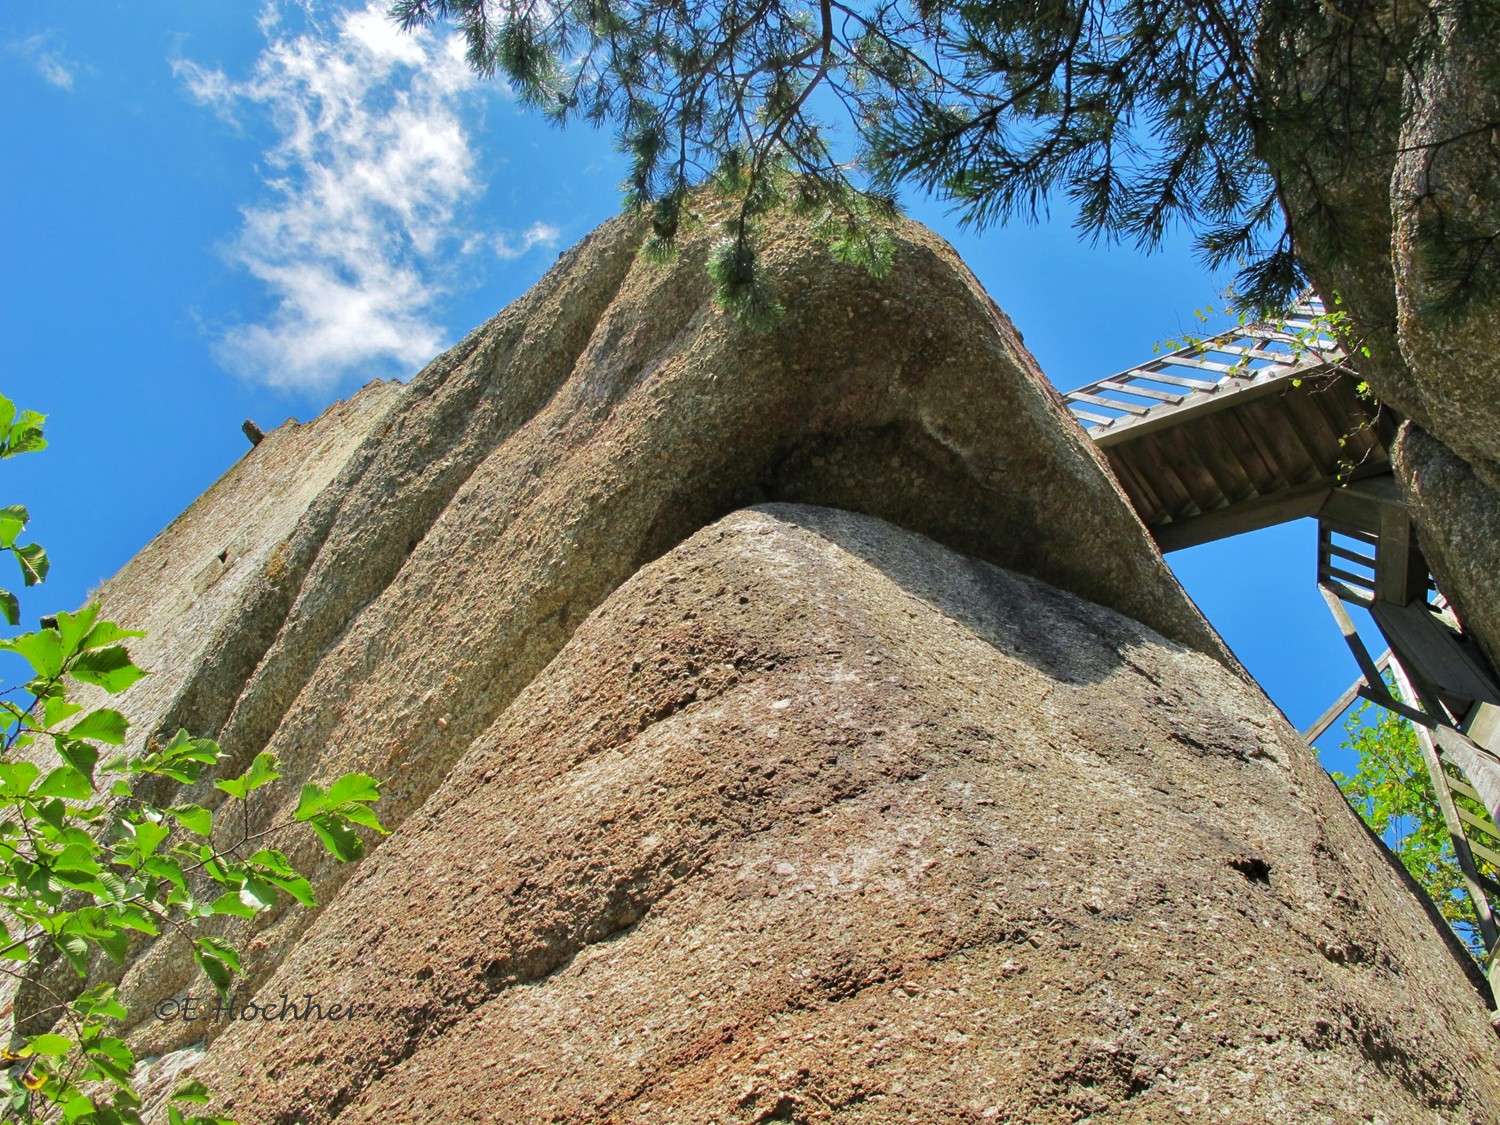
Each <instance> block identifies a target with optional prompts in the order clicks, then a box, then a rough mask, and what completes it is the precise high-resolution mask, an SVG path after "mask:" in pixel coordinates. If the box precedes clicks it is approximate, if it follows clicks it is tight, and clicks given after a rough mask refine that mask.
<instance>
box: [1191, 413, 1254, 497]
mask: <svg viewBox="0 0 1500 1125" xmlns="http://www.w3.org/2000/svg"><path fill="white" fill-rule="evenodd" d="M1197 429H1198V433H1199V435H1200V436H1199V437H1198V438H1197V439H1195V440H1196V443H1197V446H1198V451H1199V452H1200V453H1202V452H1203V451H1204V446H1205V445H1206V446H1208V447H1209V448H1210V449H1211V450H1212V452H1213V457H1214V464H1215V466H1216V473H1217V475H1218V476H1219V478H1220V483H1221V486H1222V487H1223V489H1224V494H1225V495H1226V496H1228V497H1229V499H1230V501H1231V502H1232V503H1235V504H1241V503H1244V502H1245V501H1247V500H1253V499H1255V498H1256V497H1257V496H1259V495H1260V488H1259V487H1257V485H1256V483H1255V480H1254V479H1253V478H1252V477H1251V476H1250V467H1249V466H1248V465H1246V464H1245V463H1244V461H1243V460H1242V459H1241V457H1240V449H1241V446H1240V444H1239V442H1237V441H1236V440H1234V437H1233V436H1232V433H1231V431H1230V429H1229V427H1228V426H1227V425H1226V424H1225V422H1224V417H1223V413H1220V414H1210V415H1208V416H1207V417H1206V418H1204V419H1203V423H1202V425H1200V426H1199V427H1197ZM1254 459H1255V460H1256V461H1259V458H1258V457H1257V458H1254Z"/></svg>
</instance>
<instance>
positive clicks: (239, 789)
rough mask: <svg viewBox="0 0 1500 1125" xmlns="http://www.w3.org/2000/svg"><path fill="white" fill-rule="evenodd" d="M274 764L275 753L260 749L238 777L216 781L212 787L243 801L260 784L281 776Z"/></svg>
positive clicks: (265, 783)
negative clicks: (248, 766)
mask: <svg viewBox="0 0 1500 1125" xmlns="http://www.w3.org/2000/svg"><path fill="white" fill-rule="evenodd" d="M276 765H277V762H276V755H275V754H272V753H270V752H269V751H266V750H262V751H261V752H260V753H259V754H257V755H255V760H254V761H253V762H251V763H250V768H249V769H247V770H246V771H245V772H244V773H242V774H241V775H240V776H239V777H237V778H232V779H227V780H224V781H216V782H214V788H216V789H221V790H223V791H224V792H225V793H228V794H229V795H230V796H231V797H235V798H238V799H239V800H242V801H243V800H244V799H245V798H246V797H247V796H249V795H250V794H251V793H252V792H254V791H255V790H256V789H259V788H260V787H261V786H262V785H267V784H269V783H270V782H272V781H275V780H276V779H277V778H278V777H280V776H281V774H280V772H279V771H278V770H277V769H276Z"/></svg>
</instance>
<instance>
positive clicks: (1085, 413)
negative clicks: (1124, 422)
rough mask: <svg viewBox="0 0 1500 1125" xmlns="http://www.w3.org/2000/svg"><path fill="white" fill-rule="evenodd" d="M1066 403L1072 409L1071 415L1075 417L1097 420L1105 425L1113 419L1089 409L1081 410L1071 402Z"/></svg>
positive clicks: (1090, 420) (1091, 420)
mask: <svg viewBox="0 0 1500 1125" xmlns="http://www.w3.org/2000/svg"><path fill="white" fill-rule="evenodd" d="M1068 405H1069V407H1070V408H1071V409H1072V410H1073V417H1075V418H1082V419H1084V420H1085V421H1089V422H1099V423H1101V424H1103V425H1105V426H1107V425H1109V424H1110V423H1111V422H1113V421H1115V419H1114V418H1110V417H1106V416H1105V415H1103V414H1095V413H1094V412H1093V411H1091V410H1082V409H1079V408H1076V407H1073V405H1072V403H1069V404H1068Z"/></svg>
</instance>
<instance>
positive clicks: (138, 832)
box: [125, 820, 172, 856]
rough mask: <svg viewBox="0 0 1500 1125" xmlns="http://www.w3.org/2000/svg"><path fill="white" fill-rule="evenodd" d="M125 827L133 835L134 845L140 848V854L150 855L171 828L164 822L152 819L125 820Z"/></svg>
mask: <svg viewBox="0 0 1500 1125" xmlns="http://www.w3.org/2000/svg"><path fill="white" fill-rule="evenodd" d="M125 827H126V830H127V831H129V832H131V833H132V834H133V835H134V836H135V843H136V847H137V848H139V849H140V853H141V855H142V856H149V855H151V853H152V852H154V851H156V849H157V848H159V847H161V844H162V841H163V840H165V839H166V838H167V837H168V836H170V835H171V834H172V830H171V829H170V828H168V827H167V826H166V825H165V824H160V823H158V822H157V821H154V820H136V821H127V822H126V825H125Z"/></svg>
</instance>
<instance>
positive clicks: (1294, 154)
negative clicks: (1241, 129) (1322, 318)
mask: <svg viewBox="0 0 1500 1125" xmlns="http://www.w3.org/2000/svg"><path fill="white" fill-rule="evenodd" d="M1265 12H1266V17H1265V19H1266V22H1265V26H1264V28H1263V35H1262V38H1261V42H1262V58H1261V64H1262V65H1261V70H1262V72H1263V76H1264V78H1265V80H1266V87H1267V90H1268V91H1269V97H1270V103H1269V104H1270V105H1271V106H1272V111H1271V112H1270V113H1268V114H1267V115H1266V117H1265V126H1264V130H1265V135H1264V136H1263V137H1262V138H1261V147H1262V153H1263V155H1264V156H1266V157H1267V159H1268V161H1269V163H1270V165H1271V168H1272V169H1273V170H1274V172H1275V174H1276V177H1277V182H1278V184H1279V185H1280V186H1281V188H1282V198H1283V199H1284V201H1285V202H1286V204H1287V206H1288V209H1289V213H1290V216H1291V220H1292V229H1293V232H1294V234H1295V236H1296V242H1297V251H1298V254H1299V256H1300V258H1301V260H1302V261H1303V262H1304V263H1305V264H1306V265H1307V267H1308V269H1309V272H1310V274H1311V276H1312V278H1313V281H1314V282H1315V284H1316V286H1317V289H1318V291H1319V292H1320V293H1322V294H1323V295H1324V296H1325V297H1332V296H1333V295H1335V294H1337V295H1339V296H1341V297H1342V299H1343V301H1344V305H1343V308H1344V310H1345V311H1346V312H1348V314H1349V316H1350V318H1351V320H1352V322H1353V327H1354V329H1355V330H1356V332H1357V334H1358V337H1359V340H1360V343H1361V344H1362V345H1363V347H1364V348H1366V349H1367V351H1368V354H1367V355H1364V356H1361V357H1360V359H1359V362H1358V367H1359V372H1360V375H1361V376H1362V377H1363V378H1365V379H1366V380H1368V382H1369V384H1370V386H1371V387H1372V388H1373V389H1374V391H1375V393H1376V395H1377V396H1378V397H1379V398H1380V400H1381V401H1382V402H1383V403H1386V404H1388V405H1390V406H1392V407H1394V408H1395V409H1396V410H1397V411H1399V412H1400V414H1401V415H1402V416H1403V417H1405V418H1407V419H1410V420H1411V421H1412V422H1413V423H1414V424H1415V425H1416V427H1417V428H1419V429H1421V430H1422V431H1424V432H1425V434H1426V435H1427V437H1428V438H1429V439H1430V440H1432V441H1435V442H1437V443H1439V444H1440V445H1442V446H1444V447H1446V451H1447V456H1448V457H1450V458H1453V459H1456V460H1457V461H1459V462H1462V463H1463V464H1464V465H1465V466H1466V480H1465V484H1464V485H1463V487H1464V491H1465V497H1464V498H1463V500H1462V501H1461V503H1460V506H1461V508H1462V509H1463V510H1464V511H1465V512H1467V513H1471V514H1478V515H1479V516H1480V517H1481V519H1482V520H1483V521H1485V522H1487V523H1489V524H1490V525H1491V526H1492V525H1493V524H1494V522H1495V521H1496V520H1500V360H1497V356H1500V242H1497V239H1496V234H1495V232H1496V231H1497V230H1500V159H1497V154H1500V131H1497V130H1496V128H1495V122H1496V121H1497V120H1500V63H1497V55H1496V52H1495V43H1496V42H1497V39H1500V10H1497V9H1496V8H1495V6H1494V5H1493V4H1482V3H1481V4H1475V3H1466V2H1461V3H1453V4H1449V3H1444V2H1432V3H1416V4H1405V5H1387V4H1381V3H1371V4H1364V5H1355V6H1353V7H1352V8H1348V9H1336V8H1333V7H1326V6H1325V7H1318V6H1314V5H1306V4H1297V3H1285V4H1271V5H1267V6H1266V9H1265ZM1418 40H1420V42H1421V43H1422V46H1421V48H1420V50H1418V49H1415V48H1413V47H1412V46H1411V44H1412V43H1413V42H1416V41H1418ZM1309 44H1315V45H1316V46H1312V47H1309V46H1308V45H1309ZM1402 60H1406V61H1405V62H1403V61H1402ZM1408 63H1409V65H1408ZM1455 298H1456V299H1455ZM1434 455H1436V454H1434ZM1404 464H1405V465H1407V466H1410V465H1412V464H1413V462H1412V460H1411V459H1410V458H1407V459H1406V461H1405V462H1404ZM1401 471H1405V470H1401ZM1451 479H1456V478H1450V480H1451ZM1404 485H1405V488H1406V489H1407V491H1408V492H1409V493H1410V492H1416V491H1420V485H1418V484H1417V483H1416V482H1415V481H1414V480H1413V479H1412V478H1410V477H1409V476H1408V477H1407V478H1406V479H1405V482H1404ZM1431 514H1432V513H1431V509H1430V508H1429V509H1428V510H1427V512H1426V515H1431ZM1418 534H1419V537H1420V539H1421V542H1422V545H1423V548H1424V551H1425V553H1426V554H1427V556H1428V560H1429V562H1430V563H1431V565H1432V570H1433V574H1434V576H1435V577H1436V578H1437V581H1438V584H1439V586H1440V587H1441V588H1442V589H1443V590H1444V591H1446V592H1447V593H1448V594H1449V595H1450V596H1451V597H1452V598H1453V599H1454V601H1455V602H1458V603H1462V604H1463V605H1465V606H1467V607H1468V608H1469V610H1470V613H1469V616H1468V617H1466V618H1464V625H1465V627H1466V629H1467V630H1469V631H1470V632H1471V633H1473V634H1474V636H1475V637H1476V638H1477V639H1478V641H1479V642H1480V644H1481V646H1482V647H1483V648H1484V649H1485V650H1486V651H1487V652H1488V653H1490V655H1491V659H1492V661H1493V659H1494V656H1495V654H1496V653H1500V632H1497V631H1496V625H1495V622H1496V620H1497V618H1500V569H1495V568H1489V569H1485V568H1482V567H1478V566H1475V565H1470V564H1468V563H1465V562H1463V561H1461V560H1462V559H1463V558H1464V552H1463V550H1462V548H1461V547H1460V546H1459V544H1458V542H1457V541H1456V539H1455V538H1454V536H1455V535H1462V536H1463V537H1464V538H1465V539H1466V540H1469V541H1472V539H1473V527H1472V525H1470V526H1469V528H1467V529H1465V528H1461V527H1460V526H1459V525H1458V524H1457V523H1456V522H1455V521H1454V520H1452V519H1447V518H1438V519H1431V518H1423V514H1420V513H1419V522H1418Z"/></svg>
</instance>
